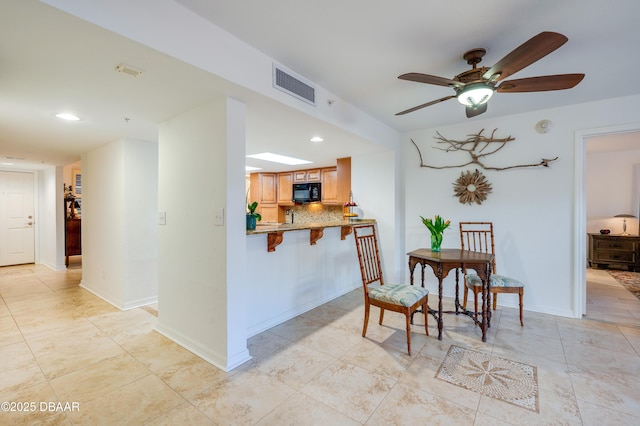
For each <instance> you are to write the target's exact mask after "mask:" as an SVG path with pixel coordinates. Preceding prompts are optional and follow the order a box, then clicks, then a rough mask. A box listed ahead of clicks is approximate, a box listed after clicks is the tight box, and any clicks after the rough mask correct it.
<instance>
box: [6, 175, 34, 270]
mask: <svg viewBox="0 0 640 426" xmlns="http://www.w3.org/2000/svg"><path fill="white" fill-rule="evenodd" d="M33 179H34V178H33V173H23V172H0V266H6V265H19V264H23V263H33V262H34V259H35V250H34V244H35V235H34V223H35V220H34V210H33V184H34V180H33Z"/></svg>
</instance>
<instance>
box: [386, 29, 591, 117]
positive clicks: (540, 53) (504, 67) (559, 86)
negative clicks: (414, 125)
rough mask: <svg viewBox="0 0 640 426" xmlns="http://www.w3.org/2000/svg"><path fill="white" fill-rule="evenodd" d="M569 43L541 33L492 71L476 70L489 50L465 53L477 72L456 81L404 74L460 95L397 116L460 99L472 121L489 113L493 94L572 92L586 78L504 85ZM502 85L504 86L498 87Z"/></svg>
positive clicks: (554, 78)
mask: <svg viewBox="0 0 640 426" xmlns="http://www.w3.org/2000/svg"><path fill="white" fill-rule="evenodd" d="M567 40H568V38H567V37H565V36H564V35H562V34H558V33H554V32H549V31H545V32H541V33H540V34H538V35H537V36H534V37H532V38H531V39H529V40H528V41H526V42H525V43H523V44H522V45H520V46H519V47H517V48H516V49H514V50H513V51H512V52H511V53H509V54H508V55H507V56H505V57H504V58H502V59H501V60H499V61H498V63H496V64H495V65H494V66H492V67H491V68H488V67H481V68H477V67H476V65H477V64H479V63H480V61H482V57H483V56H484V55H485V53H487V51H486V50H485V49H482V48H477V49H472V50H469V51H468V52H465V53H464V55H462V57H463V59H464V60H465V61H467V63H468V64H469V65H471V66H472V67H473V68H472V69H470V70H468V71H465V72H463V73H460V74H458V75H456V76H455V77H453V79H448V78H443V77H437V76H434V75H429V74H421V73H416V72H412V73H407V74H402V75H401V76H398V78H399V79H401V80H408V81H415V82H418V83H426V84H435V85H437V86H447V87H451V88H452V89H453V90H454V91H455V93H456V94H455V95H451V96H445V97H444V98H440V99H436V100H435V101H431V102H427V103H426V104H422V105H418V106H416V107H413V108H409V109H407V110H404V111H401V112H399V113H397V114H396V115H403V114H407V113H409V112H413V111H416V110H419V109H422V108H425V107H428V106H431V105H435V104H438V103H440V102H444V101H447V100H449V99H453V98H457V99H458V101H459V102H460V103H461V104H463V105H465V107H466V112H467V117H469V118H471V117H475V116H476V115H480V114H482V113H483V112H485V111H486V110H487V101H488V100H489V98H491V95H493V92H498V93H523V92H545V91H550V90H564V89H571V88H572V87H574V86H575V85H577V84H578V83H580V81H582V79H583V78H584V74H558V75H546V76H541V77H529V78H521V79H516V80H507V81H502V80H504V79H505V78H507V77H509V76H510V75H512V74H515V73H517V72H518V71H520V70H521V69H523V68H525V67H528V66H529V65H531V64H533V63H534V62H536V61H538V60H539V59H542V58H544V57H545V56H547V55H548V54H549V53H551V52H553V51H554V50H556V49H557V48H559V47H560V46H562V45H563V44H565V43H566V42H567ZM499 82H501V83H500V85H498V86H497V84H498V83H499Z"/></svg>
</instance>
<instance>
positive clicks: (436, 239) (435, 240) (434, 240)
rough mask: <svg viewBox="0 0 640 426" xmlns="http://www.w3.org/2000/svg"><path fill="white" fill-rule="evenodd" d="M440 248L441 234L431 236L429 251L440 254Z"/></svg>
mask: <svg viewBox="0 0 640 426" xmlns="http://www.w3.org/2000/svg"><path fill="white" fill-rule="evenodd" d="M441 246H442V234H431V251H433V252H440V247H441Z"/></svg>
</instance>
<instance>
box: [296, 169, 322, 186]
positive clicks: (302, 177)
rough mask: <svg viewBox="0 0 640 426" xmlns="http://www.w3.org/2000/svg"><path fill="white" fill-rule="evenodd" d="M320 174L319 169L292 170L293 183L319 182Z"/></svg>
mask: <svg viewBox="0 0 640 426" xmlns="http://www.w3.org/2000/svg"><path fill="white" fill-rule="evenodd" d="M321 179H322V174H321V170H320V169H311V170H298V171H295V172H293V183H305V182H320V180H321Z"/></svg>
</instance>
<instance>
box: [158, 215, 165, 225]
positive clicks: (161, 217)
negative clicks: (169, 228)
mask: <svg viewBox="0 0 640 426" xmlns="http://www.w3.org/2000/svg"><path fill="white" fill-rule="evenodd" d="M158 224H159V225H166V224H167V212H158Z"/></svg>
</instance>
